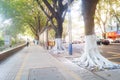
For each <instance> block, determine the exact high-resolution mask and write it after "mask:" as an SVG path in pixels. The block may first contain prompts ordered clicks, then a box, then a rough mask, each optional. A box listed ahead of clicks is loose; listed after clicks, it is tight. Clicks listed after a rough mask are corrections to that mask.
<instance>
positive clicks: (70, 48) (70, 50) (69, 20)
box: [68, 0, 72, 55]
mask: <svg viewBox="0 0 120 80" xmlns="http://www.w3.org/2000/svg"><path fill="white" fill-rule="evenodd" d="M68 30H69V47H68V48H69V55H72V20H71V6H70V0H68Z"/></svg>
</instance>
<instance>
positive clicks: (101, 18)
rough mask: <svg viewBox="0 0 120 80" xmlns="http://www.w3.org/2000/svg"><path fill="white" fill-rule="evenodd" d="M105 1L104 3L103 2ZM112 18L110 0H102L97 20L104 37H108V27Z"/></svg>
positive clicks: (98, 7) (99, 4)
mask: <svg viewBox="0 0 120 80" xmlns="http://www.w3.org/2000/svg"><path fill="white" fill-rule="evenodd" d="M103 2H104V3H103ZM110 18H111V14H110V5H109V1H108V0H100V1H99V3H98V5H97V9H96V14H95V20H96V21H97V23H98V25H99V26H100V29H101V31H102V34H103V38H104V39H106V37H107V36H106V28H107V27H108V22H109V19H110Z"/></svg>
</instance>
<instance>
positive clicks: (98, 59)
mask: <svg viewBox="0 0 120 80" xmlns="http://www.w3.org/2000/svg"><path fill="white" fill-rule="evenodd" d="M75 62H77V64H78V65H80V66H82V67H85V68H88V69H90V70H92V69H106V68H107V69H111V68H118V67H119V65H118V64H115V63H113V62H110V61H109V60H107V59H106V58H104V57H103V56H102V55H101V54H100V51H99V49H98V46H97V43H96V36H95V35H87V36H85V48H84V54H83V55H82V56H81V57H80V58H79V59H77V60H75Z"/></svg>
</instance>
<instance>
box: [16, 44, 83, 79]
mask: <svg viewBox="0 0 120 80" xmlns="http://www.w3.org/2000/svg"><path fill="white" fill-rule="evenodd" d="M25 50H26V51H24V50H23V52H26V53H27V54H26V55H25V56H24V58H23V59H24V60H23V62H22V65H21V67H20V69H19V71H18V73H17V75H16V78H15V80H56V79H57V80H81V79H80V76H79V75H77V74H75V72H73V71H72V70H69V69H68V68H67V67H66V66H64V65H63V64H62V63H61V62H60V61H58V60H57V59H56V58H54V57H53V56H52V55H50V54H48V52H47V51H46V50H44V49H43V48H41V47H40V46H29V47H26V49H25Z"/></svg>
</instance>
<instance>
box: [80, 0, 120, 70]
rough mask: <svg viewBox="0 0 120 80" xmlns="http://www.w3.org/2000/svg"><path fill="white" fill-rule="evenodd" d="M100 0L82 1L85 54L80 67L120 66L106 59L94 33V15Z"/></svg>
mask: <svg viewBox="0 0 120 80" xmlns="http://www.w3.org/2000/svg"><path fill="white" fill-rule="evenodd" d="M97 3H98V0H92V1H91V0H82V15H83V18H84V24H85V49H84V50H85V52H84V54H83V55H82V56H81V57H80V59H79V60H78V64H79V65H80V66H83V67H86V68H88V69H93V68H97V69H103V68H115V67H117V66H118V65H117V64H115V63H112V62H110V61H108V60H107V59H106V58H104V57H103V56H102V55H101V54H100V51H99V49H98V47H97V43H96V36H95V32H94V15H95V9H96V5H97Z"/></svg>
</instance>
